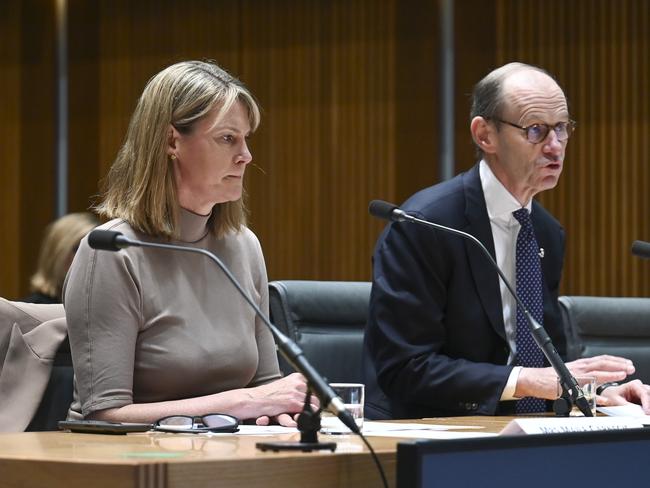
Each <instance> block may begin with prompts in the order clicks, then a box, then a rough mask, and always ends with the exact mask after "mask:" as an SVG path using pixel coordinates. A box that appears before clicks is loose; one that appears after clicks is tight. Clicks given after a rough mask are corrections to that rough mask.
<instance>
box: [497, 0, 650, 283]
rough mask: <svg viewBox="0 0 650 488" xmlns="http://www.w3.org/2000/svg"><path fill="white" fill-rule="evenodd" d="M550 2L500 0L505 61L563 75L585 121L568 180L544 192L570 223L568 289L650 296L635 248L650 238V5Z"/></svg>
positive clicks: (573, 145)
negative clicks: (635, 242) (632, 252)
mask: <svg viewBox="0 0 650 488" xmlns="http://www.w3.org/2000/svg"><path fill="white" fill-rule="evenodd" d="M545 5H546V6H545V8H543V9H540V4H539V2H535V1H529V0H517V1H514V0H510V1H508V0H498V1H497V10H498V14H497V18H498V19H499V20H498V29H497V38H498V40H497V46H498V47H497V59H498V61H499V63H498V64H501V63H503V62H507V61H510V60H514V59H519V60H521V61H524V62H529V63H532V64H539V65H541V66H542V67H544V68H546V69H548V70H549V71H550V72H551V73H553V74H555V75H556V76H557V78H558V80H559V82H560V84H561V85H562V86H563V87H564V89H565V91H566V93H567V95H568V98H569V100H570V104H571V105H570V109H571V112H572V115H573V117H575V118H576V119H577V120H578V124H579V125H578V129H577V131H576V133H575V135H574V136H573V137H572V139H571V141H570V143H569V146H568V151H567V158H566V160H565V172H564V174H563V176H562V180H561V182H560V184H559V185H558V187H557V188H556V189H554V190H551V191H549V192H545V193H543V194H541V195H540V200H541V201H542V202H543V203H544V205H545V206H546V207H547V208H548V209H549V210H550V211H551V212H552V213H553V214H555V215H556V217H557V218H558V219H559V220H560V221H561V222H563V224H564V225H565V228H566V230H567V252H566V258H565V273H564V280H563V281H564V286H563V293H566V294H585V295H631V296H648V295H650V267H649V266H648V265H647V262H643V261H640V260H638V259H636V258H634V257H632V256H631V255H630V251H629V249H630V244H631V243H632V241H633V240H634V239H642V240H648V239H650V223H649V222H650V218H649V216H650V197H649V196H648V195H649V191H648V190H649V189H650V175H649V172H648V162H649V161H648V148H647V146H648V145H647V141H646V140H645V139H647V136H648V134H649V133H650V132H649V131H648V120H650V105H649V103H648V95H647V92H648V73H649V72H650V66H649V64H648V60H649V59H650V50H649V49H648V24H650V17H649V12H648V2H645V1H642V0H621V1H620V2H609V1H607V0H598V1H596V0H575V1H572V2H562V1H559V0H557V1H553V2H547V3H546V4H545ZM559 12H561V13H562V15H558V13H559ZM531 19H536V20H535V21H534V22H535V23H534V24H531Z"/></svg>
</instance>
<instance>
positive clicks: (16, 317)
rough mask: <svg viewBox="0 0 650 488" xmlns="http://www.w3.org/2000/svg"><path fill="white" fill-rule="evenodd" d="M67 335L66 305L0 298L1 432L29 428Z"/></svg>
mask: <svg viewBox="0 0 650 488" xmlns="http://www.w3.org/2000/svg"><path fill="white" fill-rule="evenodd" d="M66 335H67V328H66V322H65V311H64V310H63V305H44V304H36V303H21V302H11V301H9V300H5V299H4V298H0V432H22V431H24V430H25V429H26V428H27V426H28V425H29V422H30V421H31V420H32V417H33V416H34V414H35V413H36V410H37V409H38V406H39V404H40V402H41V398H42V396H43V393H44V392H45V388H46V386H47V383H48V381H49V379H50V374H51V372H52V364H53V362H54V356H55V355H56V351H57V350H58V348H59V346H60V345H61V343H62V342H63V340H65V338H66Z"/></svg>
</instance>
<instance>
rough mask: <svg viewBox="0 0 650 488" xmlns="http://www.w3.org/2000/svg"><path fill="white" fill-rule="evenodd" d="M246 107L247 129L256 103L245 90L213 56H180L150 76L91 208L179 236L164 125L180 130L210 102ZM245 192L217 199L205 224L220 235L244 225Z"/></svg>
mask: <svg viewBox="0 0 650 488" xmlns="http://www.w3.org/2000/svg"><path fill="white" fill-rule="evenodd" d="M236 102H241V103H242V105H243V106H244V107H245V108H246V109H247V111H248V118H249V122H250V126H251V130H252V131H254V130H255V129H256V128H257V126H258V125H259V122H260V109H259V106H258V104H257V102H256V101H255V99H254V98H253V95H252V94H251V93H250V91H249V90H248V89H247V88H246V87H245V86H244V84H243V83H242V82H241V81H239V80H238V79H237V78H235V77H234V76H232V75H230V74H228V73H227V72H226V71H224V70H223V69H221V68H220V67H219V66H217V65H216V64H215V63H213V62H207V61H205V62H204V61H185V62H181V63H177V64H174V65H172V66H169V67H168V68H165V69H164V70H163V71H161V72H160V73H158V74H157V75H155V76H154V77H153V78H151V79H150V80H149V82H148V83H147V86H146V87H145V89H144V91H143V92H142V95H141V96H140V99H139V100H138V104H137V106H136V108H135V111H134V112H133V115H132V116H131V122H130V123H129V129H128V131H127V134H126V140H125V141H124V144H123V146H122V148H121V149H120V151H119V153H118V155H117V158H116V159H115V161H114V163H113V165H112V167H111V169H110V171H109V172H108V176H107V178H106V181H105V187H104V195H103V201H102V202H101V203H100V204H98V205H97V206H96V207H95V209H96V210H97V212H98V213H99V214H100V215H102V216H105V217H107V218H122V219H124V220H126V221H127V222H128V223H129V224H130V225H131V226H132V227H134V228H135V229H137V230H139V231H141V232H144V233H146V234H149V235H152V236H159V237H167V238H175V237H178V234H179V229H178V223H177V221H178V210H179V205H178V200H177V196H176V183H175V179H174V172H173V165H172V162H171V160H170V158H169V156H168V154H167V146H168V143H169V130H170V127H171V126H173V127H174V128H176V130H178V131H179V132H181V133H183V134H187V133H190V132H191V131H192V128H193V127H194V125H195V124H196V123H197V122H198V121H199V120H201V118H202V117H204V116H206V115H207V114H208V112H210V111H211V110H212V109H213V108H215V107H218V110H219V115H218V116H217V117H220V116H222V115H224V114H225V113H226V112H227V111H228V110H229V109H230V108H231V107H232V105H233V104H234V103H236ZM243 200H244V198H240V199H239V200H237V201H234V202H225V203H219V204H216V205H215V206H214V207H213V209H212V215H211V217H210V219H209V221H208V228H209V230H210V231H211V232H212V233H213V234H215V235H217V236H221V235H224V234H225V233H227V232H230V231H238V230H240V229H241V227H242V226H244V225H246V207H245V204H244V201H243Z"/></svg>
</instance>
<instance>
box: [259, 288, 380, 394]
mask: <svg viewBox="0 0 650 488" xmlns="http://www.w3.org/2000/svg"><path fill="white" fill-rule="evenodd" d="M370 286H371V284H370V283H369V282H358V281H293V280H287V281H273V282H271V283H269V304H270V309H271V319H272V320H273V323H274V324H275V325H276V326H277V327H278V328H279V329H280V330H281V331H282V332H284V333H285V334H286V335H288V336H289V337H290V338H291V339H293V340H294V341H295V342H296V343H297V344H298V345H299V346H300V347H301V349H302V350H303V351H304V353H305V356H306V358H307V359H308V360H309V362H310V363H311V364H312V365H313V366H314V367H315V368H316V369H317V370H318V372H320V373H321V374H322V375H323V376H325V378H326V379H327V380H328V381H329V382H331V383H335V382H348V383H361V382H362V380H363V378H362V369H361V357H362V352H363V333H364V328H365V325H366V320H367V318H368V304H369V302H370ZM280 367H281V369H282V371H283V372H284V373H285V374H288V373H290V372H293V369H292V368H291V366H290V365H289V364H287V363H286V362H285V361H284V359H283V358H280Z"/></svg>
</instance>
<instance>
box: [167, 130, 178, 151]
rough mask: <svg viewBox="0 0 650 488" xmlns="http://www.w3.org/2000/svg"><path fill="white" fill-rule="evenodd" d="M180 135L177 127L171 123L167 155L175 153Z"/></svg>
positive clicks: (168, 133) (168, 132)
mask: <svg viewBox="0 0 650 488" xmlns="http://www.w3.org/2000/svg"><path fill="white" fill-rule="evenodd" d="M179 136H180V134H179V132H178V131H177V130H176V128H175V127H174V126H173V125H171V124H170V125H169V129H168V131H167V155H168V156H174V155H175V152H176V149H177V143H178V138H179Z"/></svg>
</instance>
